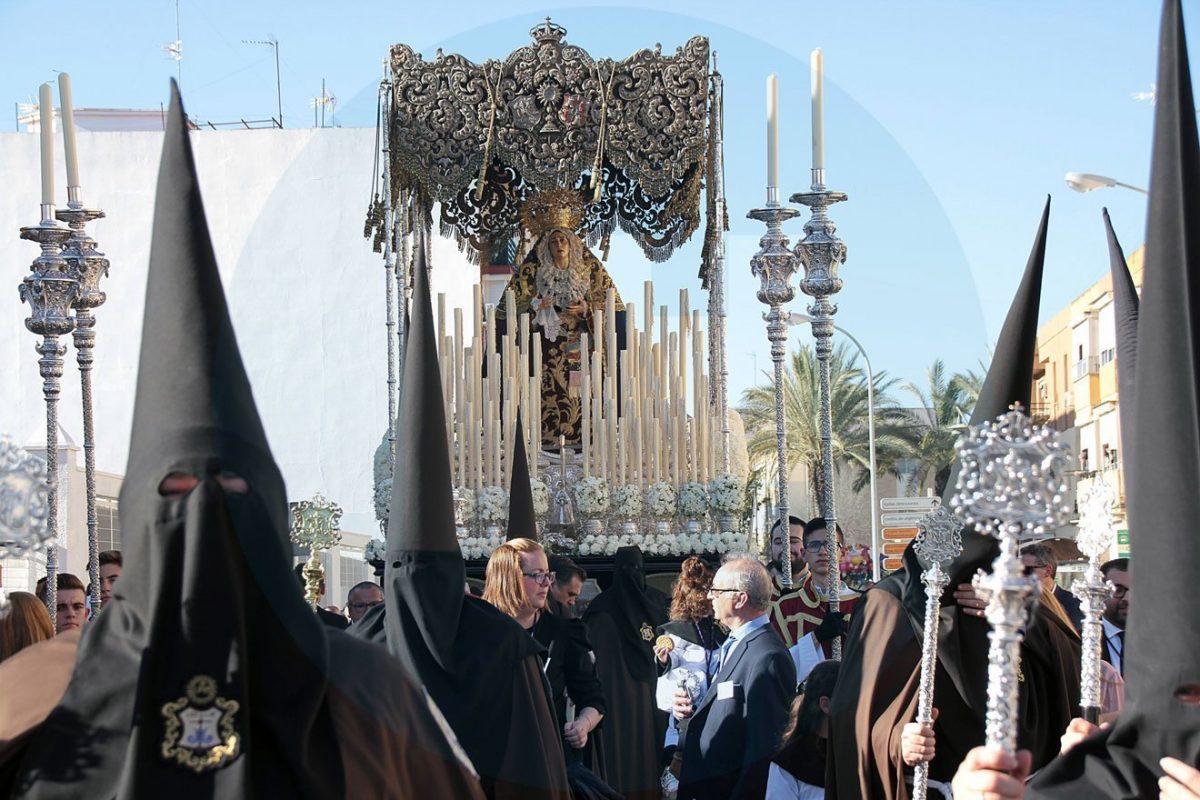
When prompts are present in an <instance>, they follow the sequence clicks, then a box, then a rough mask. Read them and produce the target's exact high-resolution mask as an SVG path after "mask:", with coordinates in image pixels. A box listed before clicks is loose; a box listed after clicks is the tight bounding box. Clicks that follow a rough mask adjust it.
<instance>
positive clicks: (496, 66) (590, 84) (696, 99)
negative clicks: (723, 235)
mask: <svg viewBox="0 0 1200 800" xmlns="http://www.w3.org/2000/svg"><path fill="white" fill-rule="evenodd" d="M530 35H531V36H532V37H533V43H532V44H529V45H526V46H524V47H521V48H519V49H517V50H515V51H514V52H513V53H511V54H510V55H509V56H508V57H507V58H506V59H504V60H503V61H498V60H495V59H489V60H488V61H485V62H484V63H483V64H476V63H474V62H472V61H470V60H468V59H467V58H464V57H463V56H461V55H457V54H451V55H445V54H443V53H442V52H441V51H439V52H438V54H437V56H436V57H435V58H434V60H433V61H430V62H427V61H424V60H423V59H422V58H421V56H420V54H418V53H416V52H414V51H413V50H412V48H410V47H408V46H407V45H403V44H398V45H394V46H393V47H392V49H391V57H390V63H391V70H392V83H393V88H394V91H393V102H392V108H391V113H390V123H391V130H390V135H389V139H388V141H389V144H390V161H391V163H390V171H391V176H392V180H391V182H390V187H391V191H392V193H393V195H395V194H396V193H398V192H401V191H404V192H411V193H412V194H413V195H414V196H415V197H416V198H417V201H418V203H419V205H420V206H421V207H422V210H423V212H424V216H425V217H426V218H428V216H429V215H430V214H431V213H432V208H433V203H434V202H438V203H441V204H442V206H441V207H442V210H441V220H440V222H441V228H442V233H443V234H453V235H454V236H455V237H456V238H457V239H458V241H459V243H460V244H462V245H465V244H468V243H469V244H471V245H473V246H474V247H475V249H476V250H484V251H487V250H488V249H489V247H488V245H489V243H491V242H493V241H496V240H497V239H505V238H508V237H511V236H512V235H513V234H514V233H515V232H516V231H517V228H518V224H519V223H518V220H517V211H518V209H519V208H520V205H521V203H522V202H523V201H524V200H525V199H526V198H528V197H529V196H530V195H531V194H532V193H533V192H535V191H537V190H541V189H549V188H553V187H556V186H571V187H575V188H578V189H579V190H580V191H581V193H582V194H583V195H584V199H585V200H590V201H591V202H590V203H588V205H587V209H586V218H585V221H584V224H583V229H582V230H581V231H580V232H581V233H582V234H584V235H586V236H587V238H588V240H589V243H591V244H595V243H597V242H598V241H600V239H601V238H602V237H604V236H606V235H607V234H609V233H611V232H612V231H613V229H614V228H615V227H617V226H618V225H619V226H620V227H621V229H622V230H624V231H626V232H628V233H629V234H630V235H632V236H633V238H634V239H635V240H636V241H637V242H638V244H639V245H641V247H642V248H643V250H644V251H645V252H646V255H647V256H648V257H649V258H651V259H652V260H655V261H665V260H666V259H667V258H668V257H670V255H671V253H672V252H673V251H674V250H675V248H676V247H678V246H679V245H681V244H682V243H683V242H684V241H686V240H687V239H688V238H689V237H690V236H691V235H692V233H693V232H694V231H695V229H696V228H697V226H698V224H699V219H700V186H701V182H702V178H703V177H704V172H705V169H706V165H707V162H708V160H709V157H710V154H709V149H710V148H709V136H710V132H709V128H710V119H709V117H710V109H709V105H710V103H709V91H708V87H709V47H708V40H707V39H706V38H704V37H694V38H692V39H691V40H689V41H688V42H687V43H686V44H685V45H684V46H682V47H680V48H678V49H677V50H676V52H675V53H674V54H673V55H663V53H662V50H661V46H656V47H655V48H654V49H653V50H648V49H644V50H639V51H638V52H636V53H634V54H633V55H631V56H629V57H628V58H626V59H624V60H622V61H614V60H612V59H607V58H605V59H599V60H596V59H593V58H592V57H591V56H590V55H589V54H588V52H587V51H586V50H584V49H583V48H581V47H578V46H576V45H573V44H568V43H567V42H566V41H565V37H566V30H565V29H564V28H562V27H561V26H558V25H555V24H554V23H552V22H551V21H550V19H549V18H547V19H546V21H545V22H544V23H543V24H541V25H538V26H537V27H535V28H533V29H532V30H531V31H530Z"/></svg>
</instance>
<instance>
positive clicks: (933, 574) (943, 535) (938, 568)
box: [913, 506, 963, 800]
mask: <svg viewBox="0 0 1200 800" xmlns="http://www.w3.org/2000/svg"><path fill="white" fill-rule="evenodd" d="M917 527H918V528H920V529H921V532H920V533H919V534H917V539H916V541H915V542H913V551H914V552H916V554H917V558H919V559H920V560H921V563H923V564H926V565H928V566H926V568H925V570H924V571H923V572H922V573H921V582H922V583H924V584H925V630H924V632H923V634H922V638H921V684H920V691H919V693H918V695H917V722H918V723H920V724H922V725H930V724H932V723H933V675H934V669H935V668H936V665H937V641H938V639H937V637H938V606H939V604H940V601H941V597H942V591H943V590H944V589H945V588H946V584H947V583H949V581H950V576H949V575H947V574H946V571H945V566H946V565H948V564H949V563H950V562H951V561H953V560H954V559H955V558H957V557H958V554H959V553H961V552H962V529H963V524H962V521H961V520H960V519H959V518H958V517H956V516H954V515H953V514H951V513H950V511H949V510H947V509H946V508H944V507H943V506H938V507H937V508H935V509H934V510H933V511H930V512H929V513H928V514H926V515H925V516H924V517H922V518H921V521H920V522H918V523H917ZM928 790H929V763H928V762H924V761H923V762H921V763H920V764H917V766H916V768H915V770H914V771H913V800H925V797H926V793H927V792H928Z"/></svg>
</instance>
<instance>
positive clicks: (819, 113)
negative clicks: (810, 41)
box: [810, 47, 825, 169]
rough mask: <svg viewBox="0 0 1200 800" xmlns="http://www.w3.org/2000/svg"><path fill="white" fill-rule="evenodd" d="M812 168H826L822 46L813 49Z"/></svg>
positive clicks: (811, 59)
mask: <svg viewBox="0 0 1200 800" xmlns="http://www.w3.org/2000/svg"><path fill="white" fill-rule="evenodd" d="M810 61H811V68H812V168H813V169H825V89H824V85H823V83H824V82H823V78H822V74H821V73H822V70H823V67H822V64H823V61H822V58H821V48H819V47H818V48H817V49H816V50H813V51H812V56H811V58H810Z"/></svg>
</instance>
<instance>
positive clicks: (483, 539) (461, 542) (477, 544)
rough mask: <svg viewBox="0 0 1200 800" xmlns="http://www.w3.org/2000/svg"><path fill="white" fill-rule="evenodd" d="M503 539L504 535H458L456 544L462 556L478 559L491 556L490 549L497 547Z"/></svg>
mask: <svg viewBox="0 0 1200 800" xmlns="http://www.w3.org/2000/svg"><path fill="white" fill-rule="evenodd" d="M503 541H504V537H503V536H500V535H492V536H474V535H469V536H460V537H458V546H459V548H460V549H461V550H462V554H463V558H471V559H480V558H488V557H489V556H491V554H492V551H493V550H495V549H496V548H497V547H499V546H500V545H501V543H502V542H503Z"/></svg>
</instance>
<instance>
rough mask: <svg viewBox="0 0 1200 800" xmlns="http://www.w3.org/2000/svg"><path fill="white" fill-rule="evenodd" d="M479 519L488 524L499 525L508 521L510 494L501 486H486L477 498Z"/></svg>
mask: <svg viewBox="0 0 1200 800" xmlns="http://www.w3.org/2000/svg"><path fill="white" fill-rule="evenodd" d="M475 504H476V508H477V509H478V513H479V519H480V520H481V521H483V522H484V523H486V524H491V525H498V524H500V523H501V522H505V521H507V520H508V492H506V491H504V490H503V489H501V488H500V487H499V486H485V487H483V488H482V489H480V490H479V494H478V495H477V496H476V498H475Z"/></svg>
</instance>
